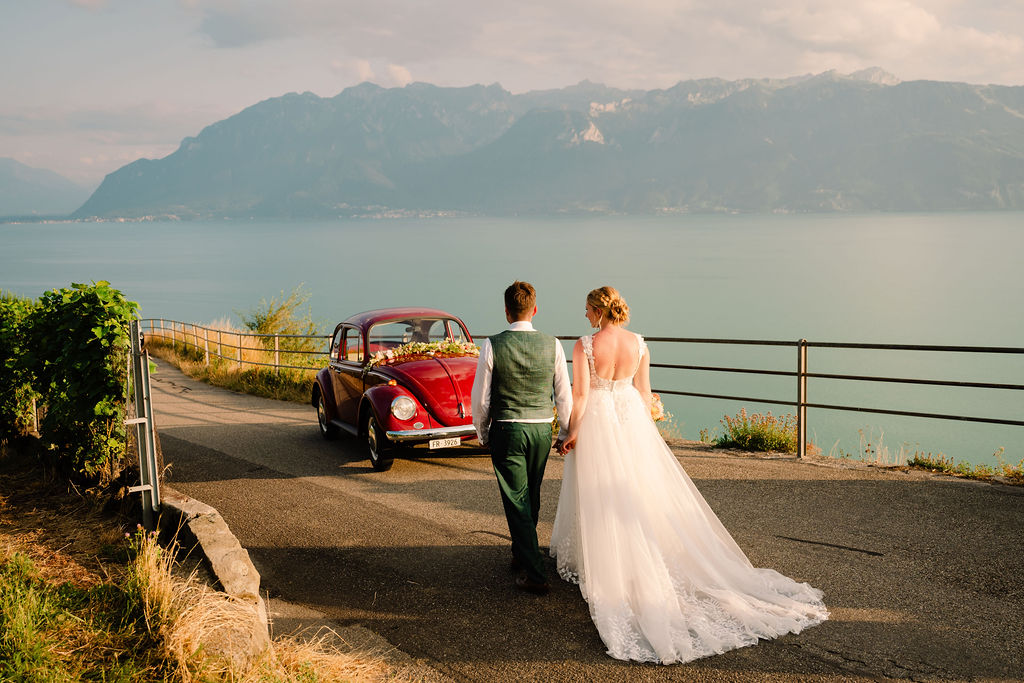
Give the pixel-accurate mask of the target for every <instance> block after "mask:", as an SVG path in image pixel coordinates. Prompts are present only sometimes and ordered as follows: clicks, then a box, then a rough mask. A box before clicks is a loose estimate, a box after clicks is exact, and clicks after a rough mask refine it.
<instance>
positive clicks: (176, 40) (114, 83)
mask: <svg viewBox="0 0 1024 683" xmlns="http://www.w3.org/2000/svg"><path fill="white" fill-rule="evenodd" d="M0 65H2V66H0V69H2V71H0V73H2V77H0V157H10V158H13V159H16V160H17V161H20V162H21V163H24V164H27V165H29V166H33V167H37V168H45V169H49V170H53V171H56V172H57V173H60V174H62V175H64V176H66V177H68V178H69V179H71V180H73V181H75V182H78V183H80V184H84V185H88V186H90V188H92V187H95V186H97V185H98V184H99V182H100V181H101V180H102V179H103V177H104V176H105V175H106V174H107V173H111V172H113V171H115V170H117V169H118V168H120V167H121V166H123V165H125V164H127V163H130V162H131V161H134V160H136V159H139V158H143V157H145V158H160V157H164V156H167V155H168V154H170V153H172V152H173V151H174V150H175V149H177V147H178V145H179V143H180V142H181V140H182V139H183V138H185V137H187V136H194V135H197V134H198V133H199V132H200V131H201V130H202V129H203V127H205V126H206V125H209V124H211V123H214V122H216V121H219V120H221V119H224V118H227V117H228V116H231V115H232V114H235V113H237V112H239V111H241V110H242V109H244V108H245V107H247V106H250V105H252V104H255V103H257V102H259V101H262V100H265V99H268V98H271V97H277V96H280V95H283V94H286V93H289V92H306V91H309V92H313V93H315V94H317V95H320V96H322V97H333V96H334V95H337V94H338V93H339V92H341V91H342V90H344V89H345V88H347V87H350V86H353V85H356V84H358V83H361V82H363V81H372V82H374V83H377V84H378V85H381V86H384V87H401V86H404V85H406V84H408V83H410V82H413V81H420V82H427V83H433V84H436V85H441V86H465V85H472V84H475V83H482V84H485V85H489V84H492V83H500V84H501V85H502V86H503V87H504V88H505V89H506V90H509V91H511V92H513V93H518V92H525V91H528V90H537V89H550V88H561V87H565V86H568V85H572V84H575V83H578V82H579V81H582V80H590V81H593V82H597V83H604V84H606V85H609V86H615V87H620V88H640V89H654V88H667V87H671V86H672V85H674V84H676V83H678V82H679V81H683V80H689V79H696V78H709V77H720V78H726V79H737V78H768V77H771V78H781V77H787V76H795V75H801V74H808V73H821V72H823V71H828V70H831V69H835V70H838V71H839V72H841V73H849V72H853V71H856V70H859V69H863V68H868V67H874V66H877V67H881V68H882V69H884V70H886V71H888V72H890V73H892V74H894V75H896V76H897V77H899V78H901V79H903V80H916V79H930V80H942V81H963V82H968V83H979V84H988V83H992V84H1000V85H1024V2H1021V1H1020V0H518V2H516V3H497V2H488V1H487V0H430V1H429V2H426V1H424V0H418V1H417V0H361V1H360V2H352V1H351V0H287V1H286V0H278V1H272V0H0Z"/></svg>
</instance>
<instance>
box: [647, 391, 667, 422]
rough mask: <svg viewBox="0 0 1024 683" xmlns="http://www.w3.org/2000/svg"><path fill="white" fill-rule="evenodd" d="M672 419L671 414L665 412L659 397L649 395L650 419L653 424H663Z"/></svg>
mask: <svg viewBox="0 0 1024 683" xmlns="http://www.w3.org/2000/svg"><path fill="white" fill-rule="evenodd" d="M670 417H672V413H670V412H668V411H667V410H665V404H664V403H662V402H661V396H659V395H658V394H654V393H652V394H651V419H653V420H654V421H655V422H664V421H665V420H667V419H669V418H670Z"/></svg>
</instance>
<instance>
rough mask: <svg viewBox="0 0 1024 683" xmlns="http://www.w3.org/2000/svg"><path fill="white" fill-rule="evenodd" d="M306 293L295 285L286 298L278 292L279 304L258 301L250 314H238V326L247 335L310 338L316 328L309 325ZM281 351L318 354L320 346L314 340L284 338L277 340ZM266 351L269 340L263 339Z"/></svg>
mask: <svg viewBox="0 0 1024 683" xmlns="http://www.w3.org/2000/svg"><path fill="white" fill-rule="evenodd" d="M309 296H310V295H309V293H308V292H307V291H306V290H305V289H303V286H302V285H299V286H298V287H296V288H295V289H293V290H292V291H291V293H290V294H289V295H288V296H287V297H286V296H285V295H284V291H282V292H281V300H280V301H278V299H277V297H271V299H270V301H267V300H266V299H261V300H260V305H259V306H257V307H256V308H254V309H253V310H251V311H248V312H245V313H239V314H238V315H239V316H240V317H241V318H242V323H243V324H245V326H246V328H247V329H249V331H251V332H256V333H257V334H280V335H310V336H315V335H316V334H318V332H317V324H316V323H315V322H313V316H312V313H311V310H310V309H309V307H308V302H309ZM278 342H279V344H280V350H282V351H318V350H320V348H321V347H322V346H323V344H322V342H320V341H319V340H315V339H294V338H290V337H284V338H282V339H279V340H278ZM263 343H264V344H265V345H267V347H268V348H269V349H273V348H274V347H273V341H272V340H271V339H266V338H264V339H263Z"/></svg>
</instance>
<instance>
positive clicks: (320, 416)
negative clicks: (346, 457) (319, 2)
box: [316, 394, 338, 441]
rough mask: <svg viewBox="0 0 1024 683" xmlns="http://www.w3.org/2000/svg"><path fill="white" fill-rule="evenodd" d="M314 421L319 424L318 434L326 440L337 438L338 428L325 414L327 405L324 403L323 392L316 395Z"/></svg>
mask: <svg viewBox="0 0 1024 683" xmlns="http://www.w3.org/2000/svg"><path fill="white" fill-rule="evenodd" d="M316 421H317V424H318V425H319V426H320V436H322V437H324V438H325V439H327V440H328V441H331V440H333V439H336V438H338V428H337V427H335V426H334V425H332V424H331V420H330V418H329V417H328V416H327V406H326V405H325V404H324V395H323V394H318V395H317V400H316Z"/></svg>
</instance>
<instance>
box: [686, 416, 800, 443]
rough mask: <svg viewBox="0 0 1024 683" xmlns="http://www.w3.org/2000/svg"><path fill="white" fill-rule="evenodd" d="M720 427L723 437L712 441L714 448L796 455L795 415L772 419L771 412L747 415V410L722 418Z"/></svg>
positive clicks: (773, 417)
mask: <svg viewBox="0 0 1024 683" xmlns="http://www.w3.org/2000/svg"><path fill="white" fill-rule="evenodd" d="M722 426H723V427H724V428H725V433H724V434H723V435H722V436H719V437H717V438H716V439H715V445H716V446H719V447H722V448H739V449H741V450H745V451H778V452H783V453H796V450H797V433H796V415H782V416H779V417H776V416H774V415H772V414H771V412H768V413H766V414H764V415H761V414H760V413H754V414H753V415H748V414H747V409H746V408H741V409H740V412H739V414H738V415H737V416H736V417H730V416H728V415H726V416H725V417H723V418H722ZM702 439H703V435H702Z"/></svg>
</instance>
